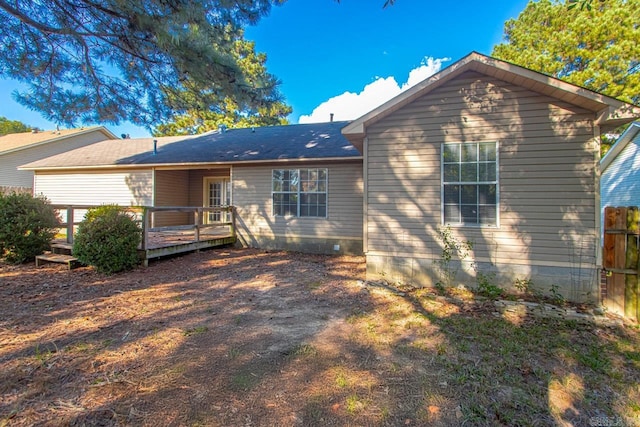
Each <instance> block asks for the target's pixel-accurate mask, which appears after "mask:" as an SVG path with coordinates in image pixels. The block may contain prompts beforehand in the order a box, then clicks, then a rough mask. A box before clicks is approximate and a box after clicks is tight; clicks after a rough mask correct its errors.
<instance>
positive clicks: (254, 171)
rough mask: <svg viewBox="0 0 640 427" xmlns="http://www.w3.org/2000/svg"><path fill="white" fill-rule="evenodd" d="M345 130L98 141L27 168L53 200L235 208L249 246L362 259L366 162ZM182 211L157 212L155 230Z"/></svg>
mask: <svg viewBox="0 0 640 427" xmlns="http://www.w3.org/2000/svg"><path fill="white" fill-rule="evenodd" d="M345 125H346V123H345V122H331V123H322V124H309V125H294V126H273V127H263V128H248V129H229V130H221V131H216V132H211V133H208V134H204V135H201V136H197V137H184V136H183V137H165V138H155V139H154V138H139V139H128V140H117V141H102V142H98V143H96V144H93V145H91V146H88V147H83V148H79V149H77V150H73V151H70V152H66V153H62V154H59V155H57V156H53V157H50V158H47V159H43V160H41V161H38V162H32V163H30V164H28V165H25V166H24V167H23V168H24V169H27V170H33V171H35V181H34V182H35V192H36V193H37V194H44V195H46V196H47V198H48V199H49V200H50V201H51V202H52V203H53V204H76V205H97V204H102V203H116V204H119V205H121V206H136V205H137V206H206V207H209V206H211V207H213V206H224V205H234V206H236V221H237V224H236V227H237V235H238V239H239V241H240V242H241V243H242V244H244V245H246V246H254V247H263V248H287V249H293V250H299V251H306V252H329V253H336V252H339V253H344V252H355V253H362V188H363V183H362V156H361V155H360V153H359V152H358V150H357V149H356V148H355V147H354V146H353V145H352V144H351V143H350V142H349V141H347V139H346V138H345V137H344V136H343V135H342V134H341V132H340V130H341V129H342V128H343V127H344V126H345ZM186 215H187V214H180V213H165V214H162V215H160V214H158V215H156V216H155V218H154V223H153V224H152V226H153V227H160V226H165V225H175V224H180V223H182V224H185V223H186V222H187V221H189V220H190V218H186V217H185V216H186ZM212 220H213V218H212Z"/></svg>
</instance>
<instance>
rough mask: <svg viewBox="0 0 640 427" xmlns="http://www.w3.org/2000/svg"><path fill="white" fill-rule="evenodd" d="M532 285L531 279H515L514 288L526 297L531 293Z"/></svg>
mask: <svg viewBox="0 0 640 427" xmlns="http://www.w3.org/2000/svg"><path fill="white" fill-rule="evenodd" d="M532 285H533V282H532V281H531V279H516V283H515V285H514V287H515V288H516V289H517V290H518V292H520V293H523V294H527V295H528V294H529V293H530V292H531V288H532Z"/></svg>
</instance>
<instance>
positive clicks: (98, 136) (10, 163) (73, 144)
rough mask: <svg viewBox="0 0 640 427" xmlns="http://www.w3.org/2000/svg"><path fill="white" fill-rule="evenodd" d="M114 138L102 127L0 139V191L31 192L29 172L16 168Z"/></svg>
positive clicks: (14, 134) (6, 136) (13, 135)
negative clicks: (29, 190)
mask: <svg viewBox="0 0 640 427" xmlns="http://www.w3.org/2000/svg"><path fill="white" fill-rule="evenodd" d="M114 138H116V136H115V135H114V134H112V133H111V132H109V131H108V130H107V129H105V128H104V127H102V126H98V127H90V128H80V129H65V130H46V131H31V132H22V133H11V134H8V135H4V136H0V188H2V187H5V188H8V189H16V190H19V189H22V190H24V189H31V188H32V187H33V172H32V171H26V170H18V169H17V167H18V166H20V165H23V164H25V163H28V162H34V161H36V160H40V159H44V158H46V157H50V156H53V155H56V154H59V153H62V152H65V151H70V150H74V149H76V148H79V147H83V146H85V145H89V144H93V143H94V142H98V141H103V140H105V139H114Z"/></svg>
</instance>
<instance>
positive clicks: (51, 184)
mask: <svg viewBox="0 0 640 427" xmlns="http://www.w3.org/2000/svg"><path fill="white" fill-rule="evenodd" d="M34 182H35V187H34V194H43V195H45V196H46V197H47V199H49V201H50V202H51V203H52V204H54V205H102V204H110V203H113V204H118V205H120V206H152V205H153V171H151V170H127V171H118V172H107V171H94V172H88V171H87V172H55V173H54V172H49V173H47V172H38V173H36V176H35V180H34Z"/></svg>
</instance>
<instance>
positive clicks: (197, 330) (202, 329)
mask: <svg viewBox="0 0 640 427" xmlns="http://www.w3.org/2000/svg"><path fill="white" fill-rule="evenodd" d="M208 330H209V328H207V327H206V326H196V327H195V328H190V329H187V330H185V331H184V336H185V337H188V336H191V335H199V334H204V333H205V332H207V331H208Z"/></svg>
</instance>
